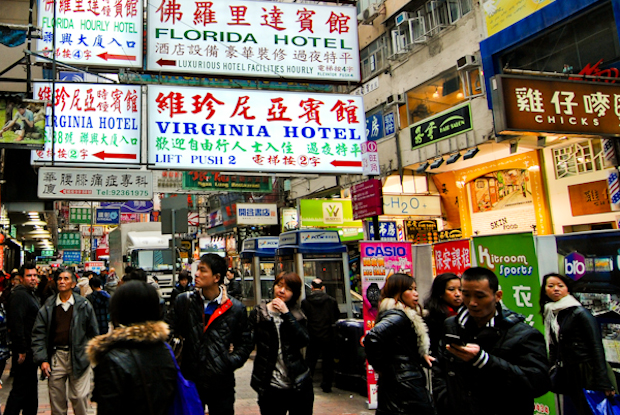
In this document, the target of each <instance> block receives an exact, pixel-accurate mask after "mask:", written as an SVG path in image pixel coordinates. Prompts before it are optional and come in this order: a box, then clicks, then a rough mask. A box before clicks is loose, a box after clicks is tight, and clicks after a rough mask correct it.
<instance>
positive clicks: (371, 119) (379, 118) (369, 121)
mask: <svg viewBox="0 0 620 415" xmlns="http://www.w3.org/2000/svg"><path fill="white" fill-rule="evenodd" d="M366 138H367V139H368V141H376V140H378V139H380V138H383V109H381V110H379V111H377V112H375V113H374V114H372V115H368V116H367V117H366Z"/></svg>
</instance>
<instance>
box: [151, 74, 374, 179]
mask: <svg viewBox="0 0 620 415" xmlns="http://www.w3.org/2000/svg"><path fill="white" fill-rule="evenodd" d="M147 88H148V93H147V102H148V107H149V117H148V118H149V119H148V143H149V146H148V148H149V163H151V164H152V165H153V166H154V168H158V169H168V168H173V169H185V170H192V171H195V170H221V171H243V172H248V171H262V172H286V173H292V172H298V173H313V174H314V173H332V174H345V173H347V174H359V173H361V171H362V160H361V153H362V149H361V145H362V144H363V143H365V137H364V104H363V102H362V99H361V97H355V96H351V95H338V94H315V93H309V92H276V91H250V90H245V89H244V90H239V89H234V90H232V89H210V88H194V87H177V86H164V85H149V86H148V87H147Z"/></svg>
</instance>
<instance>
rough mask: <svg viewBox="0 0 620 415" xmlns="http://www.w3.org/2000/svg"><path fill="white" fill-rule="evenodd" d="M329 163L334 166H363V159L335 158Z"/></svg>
mask: <svg viewBox="0 0 620 415" xmlns="http://www.w3.org/2000/svg"><path fill="white" fill-rule="evenodd" d="M329 164H331V165H332V166H334V167H362V162H361V161H346V160H334V161H332V162H331V163H329Z"/></svg>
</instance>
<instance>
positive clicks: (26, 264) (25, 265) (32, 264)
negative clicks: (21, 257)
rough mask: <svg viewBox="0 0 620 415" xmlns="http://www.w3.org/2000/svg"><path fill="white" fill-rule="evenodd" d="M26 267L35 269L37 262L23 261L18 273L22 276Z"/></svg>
mask: <svg viewBox="0 0 620 415" xmlns="http://www.w3.org/2000/svg"><path fill="white" fill-rule="evenodd" d="M27 269H37V264H35V263H34V262H31V261H29V262H26V263H24V265H22V266H21V267H20V268H19V272H18V274H19V275H20V276H21V277H23V276H24V274H25V273H26V270H27Z"/></svg>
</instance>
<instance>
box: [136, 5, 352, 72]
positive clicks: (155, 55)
mask: <svg viewBox="0 0 620 415" xmlns="http://www.w3.org/2000/svg"><path fill="white" fill-rule="evenodd" d="M151 4H152V5H151ZM147 26H148V38H149V42H148V53H147V59H146V60H147V62H146V66H147V70H151V71H167V72H194V73H200V74H211V75H214V74H220V75H239V76H243V77H248V76H257V77H261V78H264V77H271V78H288V79H290V78H295V79H320V80H331V81H359V80H360V67H359V52H358V40H357V11H356V9H355V8H354V7H348V6H338V7H335V6H317V5H312V4H305V3H304V4H296V3H273V2H264V1H251V2H246V1H244V2H240V1H232V2H224V1H217V2H216V1H196V0H154V1H153V2H152V3H150V4H149V7H148V25H147Z"/></svg>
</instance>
